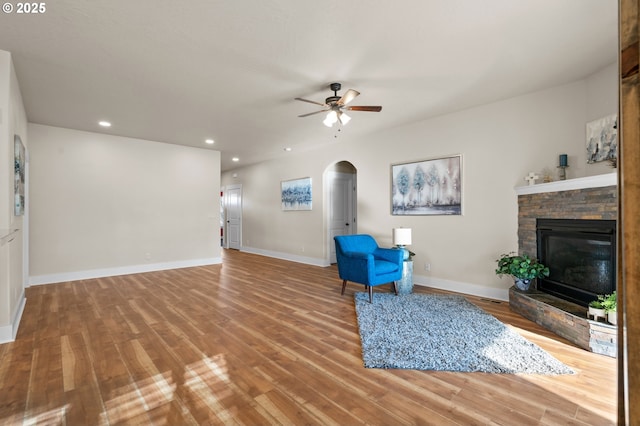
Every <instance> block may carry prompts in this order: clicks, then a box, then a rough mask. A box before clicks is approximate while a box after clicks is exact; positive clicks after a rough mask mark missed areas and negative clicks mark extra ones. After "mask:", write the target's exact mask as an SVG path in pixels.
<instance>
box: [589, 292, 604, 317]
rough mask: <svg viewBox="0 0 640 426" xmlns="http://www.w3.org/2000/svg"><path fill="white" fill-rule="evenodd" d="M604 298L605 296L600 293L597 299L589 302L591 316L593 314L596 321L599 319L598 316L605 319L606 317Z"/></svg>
mask: <svg viewBox="0 0 640 426" xmlns="http://www.w3.org/2000/svg"><path fill="white" fill-rule="evenodd" d="M603 300H604V296H602V295H600V296H598V298H597V299H595V300H592V301H591V302H589V316H592V317H593V320H594V321H598V318H602V319H604V318H605V317H606V311H605V310H604V305H603V303H602V302H603Z"/></svg>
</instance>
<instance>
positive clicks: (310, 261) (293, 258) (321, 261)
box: [240, 246, 329, 267]
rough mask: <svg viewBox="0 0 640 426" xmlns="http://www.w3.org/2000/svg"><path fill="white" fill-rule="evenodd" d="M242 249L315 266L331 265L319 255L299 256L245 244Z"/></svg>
mask: <svg viewBox="0 0 640 426" xmlns="http://www.w3.org/2000/svg"><path fill="white" fill-rule="evenodd" d="M240 251H243V252H246V253H251V254H259V255H261V256H267V257H273V258H276V259H282V260H289V261H291V262H297V263H304V264H306V265H313V266H322V267H325V266H329V262H328V261H327V260H325V259H318V258H317V257H306V256H297V255H295V254H290V253H281V252H277V251H271V250H263V249H259V248H254V247H246V246H243V247H242V248H241V249H240Z"/></svg>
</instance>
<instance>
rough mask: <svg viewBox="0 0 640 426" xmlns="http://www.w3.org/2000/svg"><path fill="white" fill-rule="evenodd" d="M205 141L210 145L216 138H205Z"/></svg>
mask: <svg viewBox="0 0 640 426" xmlns="http://www.w3.org/2000/svg"><path fill="white" fill-rule="evenodd" d="M204 142H205V143H206V144H208V145H213V143H214V140H213V139H207V140H205V141H204Z"/></svg>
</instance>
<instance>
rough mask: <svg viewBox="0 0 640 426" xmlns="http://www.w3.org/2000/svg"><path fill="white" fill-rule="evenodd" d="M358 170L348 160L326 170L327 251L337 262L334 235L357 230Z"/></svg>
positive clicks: (333, 260)
mask: <svg viewBox="0 0 640 426" xmlns="http://www.w3.org/2000/svg"><path fill="white" fill-rule="evenodd" d="M356 177H357V170H356V168H355V167H354V166H353V164H351V163H350V162H348V161H339V162H337V163H335V164H333V165H331V166H329V167H328V168H327V170H326V172H325V187H326V188H327V189H328V193H327V201H328V202H327V247H328V250H327V253H328V254H329V263H336V248H335V244H334V242H333V237H335V236H336V235H349V234H355V233H356V232H357V220H356V217H357V211H356V205H357V182H356Z"/></svg>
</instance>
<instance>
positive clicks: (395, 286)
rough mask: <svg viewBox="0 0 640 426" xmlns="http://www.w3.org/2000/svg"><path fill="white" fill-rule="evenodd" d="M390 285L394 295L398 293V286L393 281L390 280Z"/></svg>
mask: <svg viewBox="0 0 640 426" xmlns="http://www.w3.org/2000/svg"><path fill="white" fill-rule="evenodd" d="M391 285H392V286H393V291H394V292H395V294H396V296H397V295H398V286H397V285H396V282H395V281H391Z"/></svg>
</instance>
